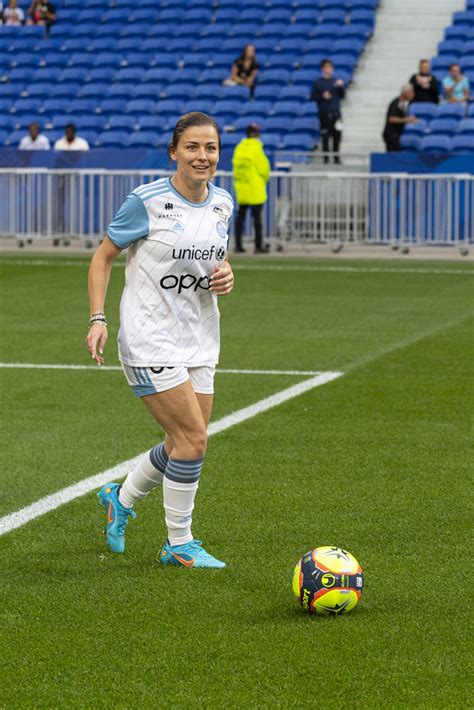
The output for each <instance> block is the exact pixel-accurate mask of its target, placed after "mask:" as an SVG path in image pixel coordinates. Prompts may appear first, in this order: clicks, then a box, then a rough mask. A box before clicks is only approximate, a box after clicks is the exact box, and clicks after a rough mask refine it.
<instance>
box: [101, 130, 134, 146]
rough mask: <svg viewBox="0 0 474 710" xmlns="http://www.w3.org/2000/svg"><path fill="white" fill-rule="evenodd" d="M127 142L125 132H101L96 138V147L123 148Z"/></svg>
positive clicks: (127, 137) (126, 133)
mask: <svg viewBox="0 0 474 710" xmlns="http://www.w3.org/2000/svg"><path fill="white" fill-rule="evenodd" d="M128 141H129V133H128V132H127V131H103V132H102V133H99V135H98V136H97V146H98V147H100V148H125V147H126V146H127V145H128Z"/></svg>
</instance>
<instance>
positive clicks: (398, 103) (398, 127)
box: [383, 84, 418, 153]
mask: <svg viewBox="0 0 474 710" xmlns="http://www.w3.org/2000/svg"><path fill="white" fill-rule="evenodd" d="M414 95H415V90H414V88H413V86H412V85H411V84H407V85H406V86H404V87H403V89H402V91H401V94H400V96H397V98H396V99H393V101H391V102H390V105H389V107H388V111H387V119H386V121H385V129H384V132H383V139H384V141H385V145H386V147H387V153H391V152H392V151H397V150H401V148H400V138H401V135H402V133H403V129H404V128H405V125H406V124H407V123H416V122H417V121H418V119H417V118H416V116H409V115H408V109H409V108H410V103H411V102H412V101H413V97H414Z"/></svg>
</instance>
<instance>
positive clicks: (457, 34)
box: [444, 25, 472, 40]
mask: <svg viewBox="0 0 474 710" xmlns="http://www.w3.org/2000/svg"><path fill="white" fill-rule="evenodd" d="M471 31H472V28H471V25H451V26H450V27H447V28H446V29H445V31H444V38H445V39H462V40H466V39H469V37H470V34H471Z"/></svg>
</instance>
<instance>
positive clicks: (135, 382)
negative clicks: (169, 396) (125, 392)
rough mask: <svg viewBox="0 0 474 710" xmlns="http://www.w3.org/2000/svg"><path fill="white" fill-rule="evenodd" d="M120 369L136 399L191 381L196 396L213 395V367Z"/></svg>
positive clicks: (127, 366)
mask: <svg viewBox="0 0 474 710" xmlns="http://www.w3.org/2000/svg"><path fill="white" fill-rule="evenodd" d="M122 368H123V371H124V373H125V377H126V379H127V382H128V384H129V385H130V387H131V388H132V390H133V393H134V394H135V395H136V396H137V397H146V396H147V395H149V394H157V393H158V392H165V391H166V390H170V389H172V388H173V387H177V386H178V385H182V384H183V382H187V381H188V380H191V384H192V386H193V389H194V391H195V392H196V393H197V394H214V374H215V372H216V368H215V367H214V365H202V366H201V367H131V366H130V365H124V364H123V363H122Z"/></svg>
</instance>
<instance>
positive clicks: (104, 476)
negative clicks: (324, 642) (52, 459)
mask: <svg viewBox="0 0 474 710" xmlns="http://www.w3.org/2000/svg"><path fill="white" fill-rule="evenodd" d="M343 374H344V373H342V372H321V373H320V374H319V375H316V376H315V377H311V378H310V379H309V380H305V381H304V382H299V383H298V384H296V385H293V386H292V387H288V388H287V389H284V390H281V392H277V393H276V394H272V395H271V396H270V397H265V399H261V400H260V401H259V402H255V403H254V404H251V405H250V406H249V407H244V408H243V409H239V410H237V411H236V412H233V414H229V415H228V416H226V417H222V419H219V420H218V421H216V422H212V423H211V424H210V425H209V436H213V435H214V434H219V433H220V432H222V431H226V429H230V427H233V426H235V425H236V424H241V423H242V422H245V421H247V419H251V418H252V417H255V416H256V415H257V414H261V413H262V412H266V411H268V410H269V409H271V408H272V407H276V406H277V405H279V404H282V403H283V402H287V401H288V400H290V399H293V398H294V397H298V396H299V395H301V394H303V393H304V392H308V391H309V390H312V389H313V388H315V387H320V386H321V385H325V384H326V383H327V382H331V381H332V380H335V379H337V378H338V377H341V375H343ZM144 453H145V452H144ZM141 456H143V453H142V454H139V455H138V456H134V458H132V459H129V460H128V461H123V462H122V463H119V464H118V465H117V466H114V467H113V468H109V469H107V471H102V472H101V473H97V474H96V475H95V476H90V477H89V478H84V479H83V480H82V481H79V482H78V483H74V484H73V485H72V486H68V487H67V488H63V489H62V490H60V491H58V492H57V493H53V494H51V495H49V496H45V497H44V498H40V500H37V501H36V502H35V503H32V504H31V505H27V506H26V507H25V508H21V509H20V510H17V511H16V512H14V513H10V514H8V515H5V516H3V518H0V535H5V534H6V533H8V532H11V531H12V530H15V529H16V528H19V527H21V526H22V525H26V523H29V522H30V520H34V519H35V518H39V517H40V516H42V515H45V514H46V513H49V512H50V511H52V510H55V509H56V508H59V506H61V505H64V504H65V503H69V502H70V501H72V500H75V499H76V498H79V497H80V496H83V495H85V494H86V493H90V491H93V490H95V489H97V488H100V487H101V486H103V485H104V484H105V483H108V482H109V481H113V480H117V479H122V478H125V476H126V475H127V474H128V473H129V472H130V471H132V470H133V468H134V467H135V466H136V465H137V463H138V461H139V460H140V458H141Z"/></svg>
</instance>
